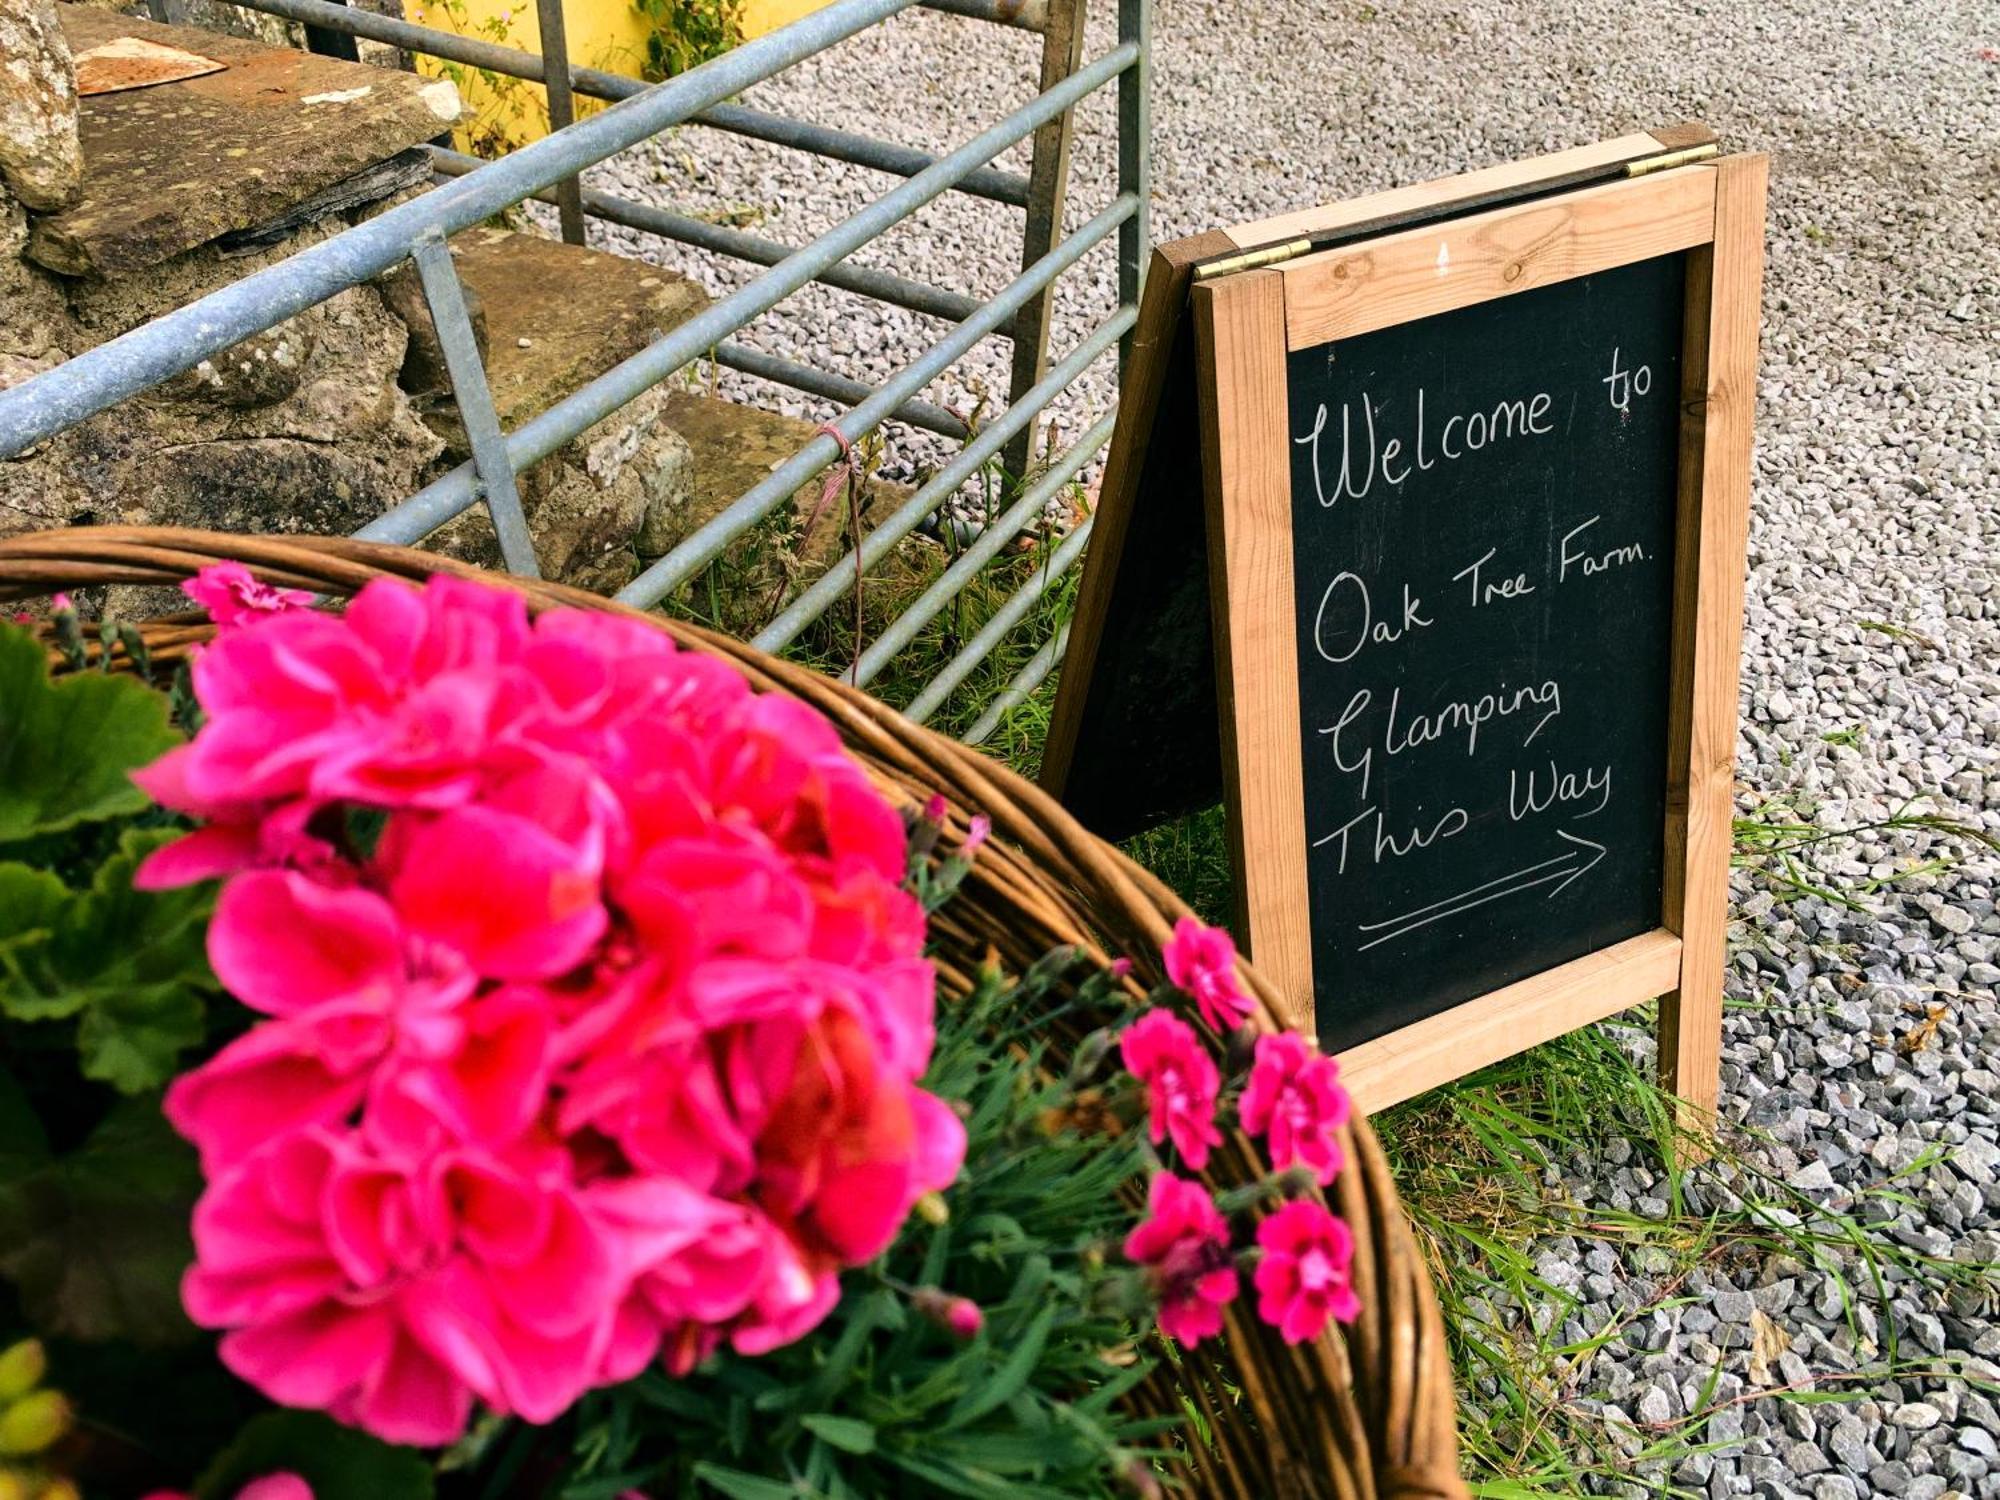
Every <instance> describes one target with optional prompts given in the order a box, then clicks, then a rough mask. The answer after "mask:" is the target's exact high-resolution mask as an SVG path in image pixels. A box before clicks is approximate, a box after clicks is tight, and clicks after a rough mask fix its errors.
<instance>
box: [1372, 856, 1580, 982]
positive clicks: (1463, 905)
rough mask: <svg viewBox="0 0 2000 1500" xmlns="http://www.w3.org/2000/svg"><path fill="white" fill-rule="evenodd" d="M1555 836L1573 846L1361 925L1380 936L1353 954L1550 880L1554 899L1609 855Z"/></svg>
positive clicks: (1531, 888)
mask: <svg viewBox="0 0 2000 1500" xmlns="http://www.w3.org/2000/svg"><path fill="white" fill-rule="evenodd" d="M1556 837H1558V838H1560V839H1564V840H1567V841H1568V842H1569V843H1570V844H1573V845H1575V846H1576V847H1574V848H1570V849H1565V850H1564V851H1563V852H1562V853H1561V854H1558V855H1556V856H1554V857H1553V858H1551V859H1544V860H1537V861H1536V862H1535V863H1534V864H1532V865H1523V866H1522V867H1521V868H1520V869H1518V870H1515V871H1512V872H1511V873H1509V874H1506V875H1502V876H1500V877H1499V878H1498V879H1496V880H1488V881H1483V882H1481V883H1480V884H1478V885H1475V886H1471V887H1468V888H1467V889H1465V890H1462V891H1460V892H1458V893H1457V894H1456V895H1453V896H1446V897H1445V898H1444V899H1443V900H1442V901H1433V902H1431V903H1430V904H1429V905H1428V906H1419V907H1418V908H1416V910H1414V911H1406V912H1403V913H1401V914H1400V915H1398V916H1393V917H1386V918H1384V919H1383V920H1382V921H1379V922H1363V923H1362V924H1361V925H1360V926H1359V927H1358V928H1357V929H1356V930H1357V931H1359V932H1375V933H1380V934H1381V936H1379V937H1374V938H1370V939H1369V940H1368V941H1367V942H1365V943H1363V944H1362V945H1361V946H1360V947H1359V948H1357V949H1356V950H1355V951H1356V952H1357V953H1366V952H1367V951H1368V950H1369V949H1370V948H1374V947H1378V946H1380V945H1381V944H1383V943H1388V942H1393V941H1394V940H1395V939H1397V938H1399V937H1404V936H1406V935H1407V934H1409V933H1412V932H1415V931H1416V930H1417V929H1418V928H1419V927H1428V926H1430V924H1431V923H1433V922H1441V921H1443V920H1444V919H1445V918H1446V917H1455V916H1457V915H1458V914H1459V913H1460V912H1462V911H1471V910H1472V908H1473V907H1475V906H1484V905H1486V903H1487V902H1489V901H1498V900H1499V899H1500V898H1501V897H1502V896H1512V895H1515V894H1517V893H1518V892H1521V891H1527V890H1533V889H1534V888H1535V887H1536V886H1538V885H1548V884H1549V883H1550V882H1551V881H1554V882H1556V885H1555V887H1554V889H1552V890H1550V891H1548V892H1547V893H1546V894H1547V895H1549V896H1554V895H1555V894H1556V892H1558V891H1560V890H1562V889H1563V888H1564V887H1565V886H1567V885H1568V884H1569V883H1570V882H1571V881H1572V880H1574V879H1576V877H1577V876H1579V875H1581V874H1583V873H1584V872H1585V871H1587V870H1592V869H1595V868H1596V867H1597V865H1598V863H1599V861H1601V860H1602V859H1603V858H1604V856H1605V855H1606V854H1607V853H1608V852H1609V851H1608V850H1607V849H1606V848H1605V847H1604V845H1602V844H1600V843H1597V842H1596V841H1594V840H1592V839H1586V838H1578V837H1577V836H1576V835H1575V834H1573V833H1570V832H1567V831H1566V830H1564V829H1561V828H1558V829H1557V830H1556ZM1586 849H1588V850H1592V851H1595V852H1593V853H1592V854H1591V856H1590V858H1589V859H1587V860H1584V862H1583V863H1582V864H1578V863H1577V861H1578V859H1579V858H1581V857H1582V852H1583V851H1584V850H1586Z"/></svg>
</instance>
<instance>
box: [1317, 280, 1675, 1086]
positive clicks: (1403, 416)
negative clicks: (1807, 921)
mask: <svg viewBox="0 0 2000 1500" xmlns="http://www.w3.org/2000/svg"><path fill="white" fill-rule="evenodd" d="M1684 263H1685V256H1684V255H1681V254H1674V255H1667V256H1661V257H1656V258H1653V259H1649V260H1644V261H1640V262H1638V263H1635V264H1631V265H1625V266H1620V267H1617V268H1615V269H1612V270H1607V271H1601V272H1598V273H1596V274H1594V275H1589V276H1583V277H1579V278H1576V279H1574V280H1570V281H1562V282H1557V283H1555V284H1553V285H1549V286H1545V287H1541V288H1538V289H1535V290H1531V291H1526V292H1522V293H1519V294H1517V295H1514V296H1510V297H1502V298H1499V299H1497V300H1494V301H1490V302H1482V303H1477V304H1474V305H1472V306H1470V307H1464V308H1460V309H1458V310H1455V311H1452V312H1447V313H1442V314H1439V315H1436V316H1433V317H1428V318H1422V319H1419V320H1416V321H1414V322H1410V323H1404V324H1399V325H1397V326H1394V327H1390V328H1384V329H1381V330H1379V331H1376V332H1373V333H1368V334H1364V335H1361V336H1359V337H1356V338H1352V339H1347V340H1343V341H1340V342H1338V343H1333V344H1327V345H1322V346H1319V347H1313V348H1304V349H1299V350H1296V351H1294V352H1293V353H1291V354H1290V355H1289V356H1287V393H1288V398H1287V399H1288V406H1289V413H1288V416H1289V426H1290V432H1291V439H1292V448H1291V454H1290V465H1291V502H1292V527H1291V531H1292V552H1293V568H1292V572H1293V581H1294V591H1295V594H1296V607H1297V621H1298V630H1297V653H1298V676H1299V734H1300V739H1301V746H1300V751H1301V766H1302V770H1303V777H1304V793H1305V805H1304V807H1303V809H1302V810H1301V816H1302V817H1303V818H1304V820H1305V823H1306V842H1307V855H1306V869H1307V887H1308V896H1309V912H1310V924H1311V941H1312V949H1313V966H1312V973H1313V988H1314V992H1315V994H1314V1000H1315V1009H1316V1012H1317V1019H1318V1025H1319V1036H1320V1042H1321V1045H1323V1046H1325V1047H1327V1048H1328V1049H1329V1050H1338V1049H1342V1048H1346V1047H1351V1046H1353V1045H1355V1044H1357V1043H1360V1042H1364V1041H1367V1040H1369V1039H1371V1038H1373V1037H1376V1036H1380V1035H1382V1034H1384V1033H1387V1032H1390V1031H1394V1030H1396V1029H1398V1028H1400V1027H1403V1026H1406V1025H1408V1024H1410V1023H1411V1022H1413V1021H1416V1020H1419V1019H1421V1018H1422V1017H1424V1016H1428V1015H1433V1014H1436V1013H1438V1012H1440V1011H1443V1010H1446V1009H1448V1008H1450V1007H1451V1006H1453V1005H1456V1004H1458V1003H1459V1002H1461V1001H1463V1000H1465V999H1468V998H1470V997H1472V996H1475V995H1479V994H1483V993H1486V992H1488V991H1492V990H1495V989H1498V988H1499V987H1500V986H1502V985H1505V984H1508V983H1510V982H1512V981H1513V980H1516V979H1519V978H1522V977H1524V976H1526V975H1529V974H1533V973H1536V972H1539V971H1541V970H1544V969H1548V968H1551V967H1553V966H1554V965H1556V964H1559V963H1562V962H1564V961H1566V960H1569V959H1572V958H1576V957H1579V956H1581V955H1583V954H1586V953H1589V952H1592V951H1595V950H1597V949H1601V948H1604V947H1606V946H1608V945H1609V944H1612V943H1614V942H1617V941H1619V940H1620V939H1623V938H1627V937H1631V936H1634V935H1636V934H1639V933H1643V932H1647V931H1650V930H1652V929H1654V928H1657V927H1658V926H1659V925H1660V922H1661V912H1662V882H1663V877H1664V866H1665V831H1664V830H1665V812H1666V809H1665V797H1666V787H1667V784H1668V778H1667V741H1668V723H1667V717H1668V703H1669V692H1668V678H1669V671H1670V665H1671V659H1672V651H1673V618H1672V610H1673V583H1674V535H1675V518H1676V484H1677V473H1678V469H1677V463H1676V451H1677V444H1678V441H1679V430H1680V409H1679V402H1678V399H1677V398H1678V392H1679V390H1680V381H1681V370H1680V362H1681V344H1682V323H1683V312H1684V282H1685V264H1684Z"/></svg>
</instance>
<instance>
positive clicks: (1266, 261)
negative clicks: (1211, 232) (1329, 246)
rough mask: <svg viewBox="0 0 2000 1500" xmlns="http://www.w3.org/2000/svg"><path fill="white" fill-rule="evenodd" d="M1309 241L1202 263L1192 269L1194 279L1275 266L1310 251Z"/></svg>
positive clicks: (1246, 252)
mask: <svg viewBox="0 0 2000 1500" xmlns="http://www.w3.org/2000/svg"><path fill="white" fill-rule="evenodd" d="M1312 247H1313V242H1312V241H1311V240H1286V241H1285V242H1284V244H1282V245H1265V246H1263V247H1262V248H1261V249H1257V250H1245V251H1244V252H1243V253H1242V254H1241V255H1225V256H1223V257H1222V259H1220V260H1209V261H1203V262H1202V263H1201V264H1200V265H1198V266H1196V267H1195V268H1194V279H1195V280H1196V281H1206V280H1208V279H1209V277H1211V276H1227V275H1228V274H1229V273H1230V272H1231V271H1253V270H1255V269H1256V268H1257V267H1259V266H1275V265H1276V264H1277V263H1278V262H1279V261H1281V260H1290V259H1292V258H1293V257H1294V256H1298V255H1304V254H1305V253H1306V252H1307V251H1308V250H1310V249H1312Z"/></svg>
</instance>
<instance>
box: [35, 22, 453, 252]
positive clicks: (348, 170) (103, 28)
mask: <svg viewBox="0 0 2000 1500" xmlns="http://www.w3.org/2000/svg"><path fill="white" fill-rule="evenodd" d="M56 10H57V12H58V14H59V15H60V17H61V21H62V28H63V32H64V34H65V35H66V36H67V37H68V39H69V44H70V48H71V50H72V51H75V52H83V51H88V50H89V49H91V48H93V47H97V46H100V45H102V44H104V43H106V42H110V41H114V40H116V39H118V38H119V37H125V36H135V37H138V38H140V39H141V40H143V41H150V42H157V43H159V44H160V45H162V46H166V47H175V48H179V49H181V50H184V51H189V52H197V53H200V54H201V55H203V56H205V57H209V58H212V59H214V60H215V61H216V62H219V63H222V64H224V67H223V70H222V71H221V72H219V73H210V74H207V75H206V76H204V77H200V78H188V79H183V80H181V81H179V82H176V83H163V84H160V85H157V86H156V87H153V88H144V89H133V90H129V91H126V92H122V93H114V94H100V95H97V96H96V97H94V98H89V99H85V100H83V101H82V109H81V132H82V140H83V161H84V172H83V185H82V189H81V191H80V193H79V195H78V197H77V198H76V199H75V201H73V202H72V203H71V204H70V205H69V206H68V207H67V208H65V209H64V210H63V211H62V212H60V213H56V214H50V215H47V216H45V217H43V218H40V219H38V220H36V222H35V226H34V231H33V234H32V235H31V237H30V239H29V244H28V254H29V256H30V257H31V258H33V259H34V260H36V261H38V262H39V263H41V264H42V265H44V266H47V267H48V268H49V269H51V270H54V271H60V272H62V273H64V274H65V275H71V276H86V275H88V276H110V275H117V274H121V273H130V272H133V271H138V270H143V269H145V268H146V267H148V266H153V265H157V264H159V263H160V262H161V261H164V260H167V259H170V258H171V257H173V256H176V255H179V254H181V253H182V252H184V251H187V250H191V249H193V248H194V247H195V246H197V245H203V244H206V243H208V242H209V241H210V240H213V239H215V238H216V237H217V236H219V235H222V234H225V233H227V232H228V231H230V230H233V229H249V228H253V227H254V226H256V225H259V224H262V223H264V222H265V221H266V220H269V219H273V218H276V217H278V216H279V215H280V214H283V213H284V212H286V211H287V210H288V209H290V208H292V207H293V206H294V205H295V204H297V203H298V202H299V201H300V200H301V199H304V198H307V197H310V196H311V195H312V194H314V193H318V192H320V191H322V190H323V189H326V188H329V187H331V186H333V185H334V184H335V183H338V182H340V181H342V180H344V179H346V178H348V177H351V176H353V175H354V174H355V173H356V172H359V171H361V170H362V169H363V168H365V167H368V166H372V165H373V164H374V163H376V162H379V161H381V160H383V159H384V158H386V157H390V156H394V155H395V154H396V153H397V152H399V151H403V150H406V149H408V148H409V147H411V146H414V145H416V144H418V143H419V142H421V141H426V140H429V139H430V138H432V137H433V136H436V135H438V134H439V133H440V132H442V131H443V130H444V129H445V128H446V127H447V126H448V125H450V124H451V122H452V121H454V120H456V119H457V118H458V115H459V99H458V91H457V90H456V89H455V88H454V87H453V86H452V84H451V83H450V82H449V81H448V80H444V79H426V78H420V77H418V76H417V75H415V74H411V73H393V72H389V71H387V70H385V69H381V68H370V67H365V66H363V65H361V64H359V63H350V62H342V61H340V60H338V59H336V58H328V57H318V56H315V55H313V54H312V53H309V52H299V51H294V50H292V49H290V48H285V47H272V46H268V45H266V44H264V43H262V42H250V41H244V40H241V39H240V38H236V37H229V36H222V35H220V34H218V33H214V32H207V31H195V30H192V29H190V28H187V27H181V26H161V25H157V24H155V23H153V22H151V21H142V20H137V19H134V18H133V17H130V16H122V15H118V14H116V13H114V12H110V11H103V10H97V9H94V8H91V7H88V6H81V5H58V6H57V7H56Z"/></svg>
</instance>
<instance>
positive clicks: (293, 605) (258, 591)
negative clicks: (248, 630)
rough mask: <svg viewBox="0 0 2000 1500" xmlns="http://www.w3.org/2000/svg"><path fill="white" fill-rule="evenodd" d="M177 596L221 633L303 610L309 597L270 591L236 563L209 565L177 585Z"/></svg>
mask: <svg viewBox="0 0 2000 1500" xmlns="http://www.w3.org/2000/svg"><path fill="white" fill-rule="evenodd" d="M181 592H182V593H183V594H186V595H187V596H188V598H190V599H192V600H194V602H195V603H196V604H199V605H200V606H201V607H202V608H203V609H205V610H207V611H208V617H209V618H210V619H211V620H213V621H215V623H216V624H217V625H219V626H221V627H223V628H224V629H228V628H229V627H231V626H233V625H240V624H242V623H244V622H245V621H246V620H253V619H256V618H257V617H258V616H260V615H274V614H283V613H284V612H285V611H286V610H291V609H305V608H308V607H309V606H310V605H311V604H312V602H313V596H312V595H311V594H309V593H307V592H306V591H305V590H304V589H280V588H273V587H272V586H271V585H270V584H268V583H259V582H258V581H257V580H256V579H255V578H254V577H253V576H251V573H250V570H249V569H248V568H246V567H244V566H243V564H242V563H239V562H226V563H212V564H210V565H209V566H208V567H206V568H203V569H202V570H201V571H200V572H199V573H197V574H195V575H194V577H192V578H190V579H189V580H188V581H187V582H186V583H183V584H182V585H181Z"/></svg>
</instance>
